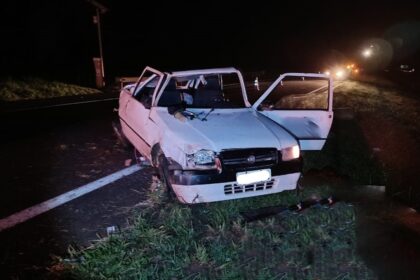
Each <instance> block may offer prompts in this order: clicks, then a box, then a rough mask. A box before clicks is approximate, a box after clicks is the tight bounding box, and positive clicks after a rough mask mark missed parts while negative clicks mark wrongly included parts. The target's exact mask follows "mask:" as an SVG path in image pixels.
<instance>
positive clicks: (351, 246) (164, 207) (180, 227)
mask: <svg viewBox="0 0 420 280" xmlns="http://www.w3.org/2000/svg"><path fill="white" fill-rule="evenodd" d="M328 192H329V190H328V188H326V187H319V188H314V189H312V190H306V191H305V192H304V193H303V194H301V195H300V196H297V195H296V193H295V192H284V193H281V194H276V195H271V196H264V197H257V198H251V199H242V200H233V201H227V202H220V203H211V204H208V205H196V206H194V207H189V206H185V205H180V204H172V203H166V204H155V205H154V206H153V207H150V208H147V209H144V210H142V211H141V213H138V214H137V215H135V218H134V220H133V221H132V226H131V227H129V228H128V229H126V230H124V231H123V232H122V233H121V234H119V235H112V236H111V237H110V238H108V239H105V240H102V241H99V242H98V243H97V244H96V246H94V248H93V249H87V250H84V251H81V252H73V257H75V258H78V259H79V260H80V262H79V263H78V264H74V265H72V266H69V267H67V270H65V271H66V273H65V274H64V275H63V274H62V275H61V276H66V277H67V278H73V279H315V278H319V279H335V278H337V279H359V278H363V279H369V278H373V275H372V273H371V272H370V271H369V270H368V269H367V268H366V266H365V265H364V264H363V263H362V262H361V260H360V259H359V258H358V257H357V255H356V254H355V250H356V247H355V244H356V235H355V213H354V209H353V207H352V205H349V204H346V203H337V204H335V205H334V206H331V207H323V206H319V207H314V208H311V209H307V210H305V211H304V212H303V213H295V212H283V213H281V214H278V215H276V216H273V217H271V218H267V219H265V220H261V221H255V222H251V223H246V222H245V221H244V219H243V218H242V216H241V215H240V212H241V211H244V210H249V209H254V208H259V207H262V206H269V205H289V204H291V203H297V202H298V201H299V200H300V199H303V198H308V197H313V196H321V195H324V194H326V193H328Z"/></svg>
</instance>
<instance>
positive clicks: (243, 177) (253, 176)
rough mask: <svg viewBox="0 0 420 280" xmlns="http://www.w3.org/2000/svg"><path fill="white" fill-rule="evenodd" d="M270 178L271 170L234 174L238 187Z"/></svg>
mask: <svg viewBox="0 0 420 280" xmlns="http://www.w3.org/2000/svg"><path fill="white" fill-rule="evenodd" d="M270 178H271V169H261V170H253V171H245V172H238V173H236V182H237V183H238V185H249V184H254V183H258V182H264V181H267V180H269V179H270Z"/></svg>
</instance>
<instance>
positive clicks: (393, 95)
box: [334, 81, 420, 137]
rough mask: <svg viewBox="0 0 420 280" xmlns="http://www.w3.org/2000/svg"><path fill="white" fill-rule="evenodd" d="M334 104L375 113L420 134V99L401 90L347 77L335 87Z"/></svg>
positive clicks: (361, 111)
mask: <svg viewBox="0 0 420 280" xmlns="http://www.w3.org/2000/svg"><path fill="white" fill-rule="evenodd" d="M334 107H350V108H352V109H354V110H355V112H356V113H371V112H373V113H375V114H378V116H380V117H384V118H389V119H392V120H394V121H396V122H398V124H399V125H402V126H404V127H405V128H406V129H407V130H408V131H410V133H412V134H413V135H414V136H415V137H419V136H420V125H419V122H418V120H419V119H420V100H419V99H418V97H417V98H416V97H414V96H407V95H404V94H403V93H402V92H401V90H399V89H397V88H391V87H378V86H374V85H372V84H368V83H362V82H357V81H344V82H342V83H341V85H340V86H338V87H337V88H336V89H335V90H334Z"/></svg>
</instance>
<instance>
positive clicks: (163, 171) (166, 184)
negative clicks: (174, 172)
mask: <svg viewBox="0 0 420 280" xmlns="http://www.w3.org/2000/svg"><path fill="white" fill-rule="evenodd" d="M157 162H158V166H157V169H158V173H159V179H160V182H161V186H162V189H161V190H159V191H160V192H161V195H162V198H163V200H165V201H166V202H172V201H176V199H175V198H176V195H175V193H174V191H173V190H172V186H171V182H170V181H169V180H168V178H169V172H168V160H167V159H166V157H165V155H164V154H163V153H162V151H159V153H158V155H157Z"/></svg>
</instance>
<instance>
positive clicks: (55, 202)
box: [0, 165, 142, 232]
mask: <svg viewBox="0 0 420 280" xmlns="http://www.w3.org/2000/svg"><path fill="white" fill-rule="evenodd" d="M140 169H142V167H140V166H138V165H133V166H130V167H127V168H124V169H122V170H120V171H117V172H115V173H112V174H110V175H108V176H106V177H103V178H101V179H98V180H96V181H93V182H91V183H89V184H86V185H84V186H81V187H78V188H76V189H74V190H71V191H69V192H66V193H63V194H61V195H59V196H56V197H54V198H51V199H49V200H47V201H44V202H42V203H40V204H37V205H35V206H32V207H29V208H26V209H24V210H22V211H19V212H17V213H14V214H12V215H10V216H9V217H7V218H4V219H1V220H0V232H1V231H3V230H5V229H8V228H11V227H14V226H15V225H17V224H20V223H23V222H25V221H27V220H29V219H32V218H33V217H36V216H38V215H40V214H42V213H45V212H47V211H49V210H51V209H53V208H55V207H58V206H60V205H62V204H64V203H67V202H69V201H71V200H73V199H76V198H78V197H80V196H82V195H85V194H87V193H90V192H92V191H94V190H97V189H99V188H101V187H103V186H105V185H108V184H110V183H112V182H114V181H116V180H118V179H121V178H122V177H124V176H128V175H130V174H133V173H134V172H136V171H138V170H140Z"/></svg>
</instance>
